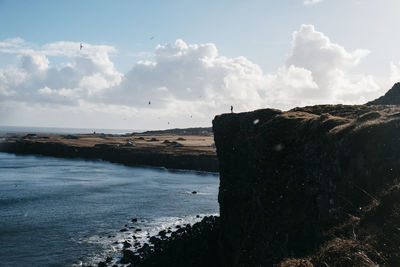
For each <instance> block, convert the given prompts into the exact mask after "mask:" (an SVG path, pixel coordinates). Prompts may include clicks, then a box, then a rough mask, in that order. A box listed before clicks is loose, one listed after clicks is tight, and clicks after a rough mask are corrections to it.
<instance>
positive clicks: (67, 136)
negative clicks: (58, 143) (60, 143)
mask: <svg viewBox="0 0 400 267" xmlns="http://www.w3.org/2000/svg"><path fill="white" fill-rule="evenodd" d="M63 138H64V139H79V137H78V136H77V135H74V134H68V135H64V137H63Z"/></svg>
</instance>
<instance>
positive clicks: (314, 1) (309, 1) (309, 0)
mask: <svg viewBox="0 0 400 267" xmlns="http://www.w3.org/2000/svg"><path fill="white" fill-rule="evenodd" d="M321 2H322V0H304V2H303V3H304V4H305V5H314V4H318V3H321Z"/></svg>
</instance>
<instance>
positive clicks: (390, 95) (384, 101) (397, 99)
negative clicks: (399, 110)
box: [367, 83, 400, 105]
mask: <svg viewBox="0 0 400 267" xmlns="http://www.w3.org/2000/svg"><path fill="white" fill-rule="evenodd" d="M367 105H400V83H396V84H394V85H393V87H392V89H390V90H389V91H387V92H386V94H385V95H384V96H381V97H379V98H377V99H375V100H373V101H370V102H368V103H367Z"/></svg>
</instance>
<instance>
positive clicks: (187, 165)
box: [0, 128, 218, 172]
mask: <svg viewBox="0 0 400 267" xmlns="http://www.w3.org/2000/svg"><path fill="white" fill-rule="evenodd" d="M213 142H214V141H213V135H212V132H211V131H210V130H209V128H194V129H187V131H186V130H185V129H174V130H169V131H157V132H154V133H153V132H145V133H140V134H139V133H136V134H135V133H134V134H126V135H110V134H108V135H106V134H98V133H94V134H78V135H56V134H35V133H29V134H6V135H1V136H0V152H8V153H18V154H38V155H45V156H53V157H64V158H86V159H102V160H106V161H110V162H114V163H122V164H126V165H143V166H155V167H165V168H170V169H185V170H196V171H209V172H217V171H218V160H217V156H216V152H215V146H214V145H213Z"/></svg>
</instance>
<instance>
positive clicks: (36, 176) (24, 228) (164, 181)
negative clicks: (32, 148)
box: [0, 153, 219, 266]
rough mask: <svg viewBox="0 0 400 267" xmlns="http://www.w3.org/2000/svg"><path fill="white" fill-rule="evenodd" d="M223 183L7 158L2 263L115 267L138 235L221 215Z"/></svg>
mask: <svg viewBox="0 0 400 267" xmlns="http://www.w3.org/2000/svg"><path fill="white" fill-rule="evenodd" d="M218 184H219V177H218V175H217V174H213V173H201V172H190V171H168V170H165V169H162V168H136V167H126V166H123V165H119V164H113V163H108V162H103V161H85V160H80V159H60V158H52V157H43V156H32V155H28V156H26V155H24V156H22V155H21V156H20V155H14V154H7V153H0V266H82V265H83V266H88V265H93V266H97V264H98V262H99V261H100V260H104V259H105V257H107V256H111V257H112V258H113V259H114V260H113V261H114V262H115V261H116V260H117V258H118V257H119V256H120V254H121V248H122V245H121V242H122V241H124V240H131V239H132V235H136V237H137V238H138V240H141V242H146V241H145V237H146V236H147V235H148V234H155V233H157V232H158V231H160V230H161V229H166V228H167V227H173V226H174V225H176V224H181V223H193V222H195V221H196V220H197V221H198V220H200V219H199V218H196V215H201V217H203V216H205V215H210V214H217V213H218V212H219V208H218V203H217V194H218ZM192 191H197V192H198V193H197V194H192V193H191V192H192ZM132 218H137V219H138V221H137V222H136V223H133V222H131V220H132ZM133 227H135V228H133ZM122 228H126V229H128V230H129V231H126V232H120V229H122ZM137 228H140V229H141V230H142V231H140V232H136V229H137Z"/></svg>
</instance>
